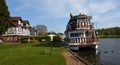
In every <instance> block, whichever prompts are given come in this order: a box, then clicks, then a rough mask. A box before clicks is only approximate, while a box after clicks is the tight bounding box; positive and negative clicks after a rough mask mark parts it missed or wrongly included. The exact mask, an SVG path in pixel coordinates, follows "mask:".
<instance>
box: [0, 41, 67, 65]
mask: <svg viewBox="0 0 120 65" xmlns="http://www.w3.org/2000/svg"><path fill="white" fill-rule="evenodd" d="M46 44H48V43H41V44H0V65H66V60H65V58H64V56H63V55H62V52H64V51H65V50H66V49H65V48H62V47H56V46H53V47H52V54H51V53H50V52H51V51H50V46H49V45H47V46H46Z"/></svg>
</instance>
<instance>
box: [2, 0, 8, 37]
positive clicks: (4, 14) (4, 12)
mask: <svg viewBox="0 0 120 65" xmlns="http://www.w3.org/2000/svg"><path fill="white" fill-rule="evenodd" d="M9 25H10V13H9V11H8V7H7V5H6V2H5V0H0V35H2V34H4V33H5V31H6V30H7V28H8V27H9Z"/></svg>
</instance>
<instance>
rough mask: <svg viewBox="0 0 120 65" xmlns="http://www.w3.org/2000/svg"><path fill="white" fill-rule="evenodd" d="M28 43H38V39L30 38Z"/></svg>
mask: <svg viewBox="0 0 120 65" xmlns="http://www.w3.org/2000/svg"><path fill="white" fill-rule="evenodd" d="M30 43H33V44H38V43H39V42H38V40H30Z"/></svg>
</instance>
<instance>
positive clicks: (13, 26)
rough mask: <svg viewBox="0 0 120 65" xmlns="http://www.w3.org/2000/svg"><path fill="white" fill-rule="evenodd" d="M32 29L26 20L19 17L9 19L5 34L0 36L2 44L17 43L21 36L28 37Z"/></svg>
mask: <svg viewBox="0 0 120 65" xmlns="http://www.w3.org/2000/svg"><path fill="white" fill-rule="evenodd" d="M31 30H32V27H31V26H30V24H29V21H28V20H22V18H21V17H19V16H18V17H11V23H10V27H9V28H8V30H7V31H6V32H5V34H3V35H2V40H3V41H4V42H18V41H19V39H20V37H21V36H30V35H31V34H30V33H31Z"/></svg>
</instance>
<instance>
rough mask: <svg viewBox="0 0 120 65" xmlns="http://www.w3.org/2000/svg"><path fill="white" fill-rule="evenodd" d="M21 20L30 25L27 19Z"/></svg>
mask: <svg viewBox="0 0 120 65" xmlns="http://www.w3.org/2000/svg"><path fill="white" fill-rule="evenodd" d="M22 22H23V24H28V25H30V24H29V21H28V20H22Z"/></svg>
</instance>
